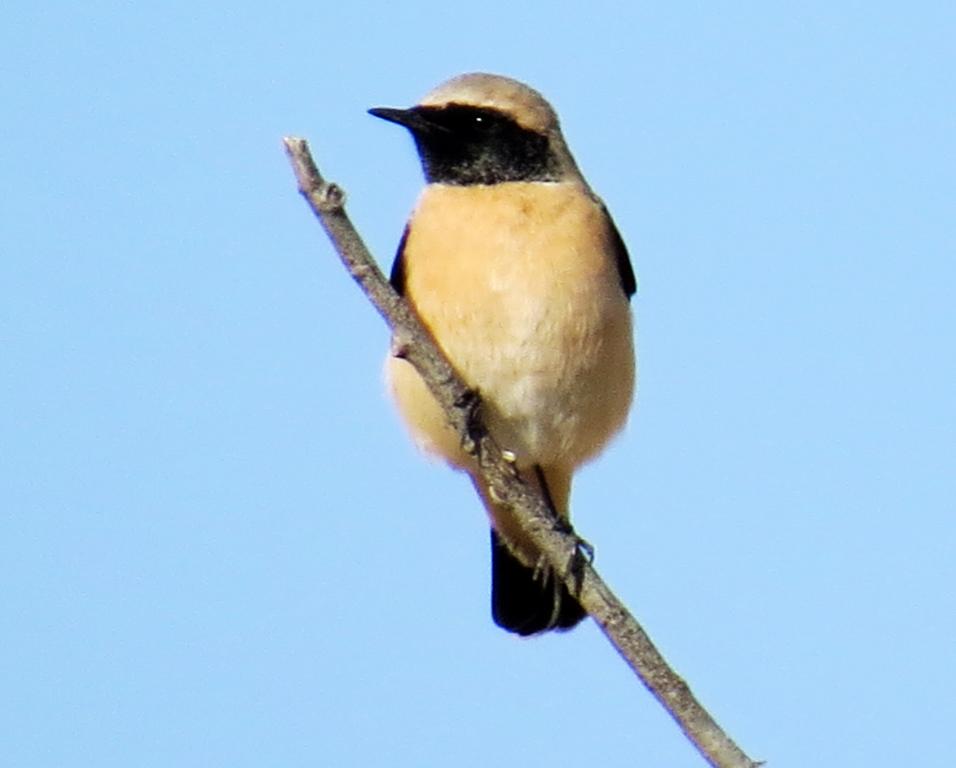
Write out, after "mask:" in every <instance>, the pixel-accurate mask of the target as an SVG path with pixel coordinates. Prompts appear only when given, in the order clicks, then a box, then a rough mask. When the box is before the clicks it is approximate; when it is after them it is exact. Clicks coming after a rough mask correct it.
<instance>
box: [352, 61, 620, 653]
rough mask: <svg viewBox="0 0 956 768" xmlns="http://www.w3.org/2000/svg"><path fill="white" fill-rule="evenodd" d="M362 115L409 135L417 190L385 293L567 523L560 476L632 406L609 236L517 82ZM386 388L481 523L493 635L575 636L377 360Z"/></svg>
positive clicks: (408, 392) (499, 520)
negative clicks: (418, 323) (555, 632)
mask: <svg viewBox="0 0 956 768" xmlns="http://www.w3.org/2000/svg"><path fill="white" fill-rule="evenodd" d="M369 112H370V113H371V114H372V115H375V116H376V117H380V118H382V119H384V120H388V121H390V122H393V123H397V124H399V125H401V126H404V127H405V128H407V129H408V130H409V131H410V132H411V134H412V137H413V138H414V140H415V144H416V146H417V149H418V154H419V156H420V158H421V162H422V168H423V170H424V174H425V181H426V182H427V184H426V186H425V189H424V191H423V192H422V193H421V196H420V197H419V199H418V202H417V204H416V206H415V209H414V211H413V213H412V216H411V219H410V221H409V222H408V225H407V226H406V228H405V232H404V234H403V236H402V239H401V243H400V245H399V248H398V254H397V256H396V258H395V262H394V265H393V267H392V272H391V282H392V285H393V286H394V287H395V289H396V290H397V291H398V292H399V293H400V294H402V295H403V296H404V297H405V298H406V299H407V300H408V301H409V302H410V303H411V305H412V306H413V307H414V309H415V310H416V312H417V313H418V315H419V316H420V318H421V319H422V321H423V322H424V323H425V325H426V326H427V327H428V328H429V330H430V331H431V333H432V335H433V336H434V338H435V339H436V341H437V342H438V344H439V345H440V346H441V348H442V349H443V350H444V351H445V353H446V355H447V356H448V358H449V360H450V361H451V363H452V364H453V365H454V367H455V368H456V369H457V370H458V372H459V373H460V374H461V375H462V377H463V378H464V379H465V381H466V382H467V383H468V384H469V385H470V386H471V387H472V388H474V389H476V390H477V391H478V392H479V393H480V395H481V398H482V403H483V414H484V416H485V419H486V423H487V425H488V427H489V430H490V432H491V434H492V436H494V437H495V439H496V440H497V441H498V443H499V444H500V445H501V447H502V448H503V449H506V450H508V451H510V452H511V453H512V454H513V455H514V457H515V461H516V465H517V468H518V470H519V472H520V473H521V475H522V477H524V478H525V479H526V480H527V481H528V482H531V483H534V484H536V485H537V486H538V487H539V488H540V489H541V491H542V492H543V493H544V495H545V498H547V499H548V500H549V501H550V502H551V505H552V507H553V509H554V511H555V512H556V514H557V515H559V516H560V517H561V518H562V519H564V520H569V509H568V501H569V496H570V492H571V476H572V473H573V472H574V470H575V469H576V468H577V467H578V466H580V465H581V464H582V463H584V462H586V461H587V460H588V459H591V458H592V457H594V456H595V455H596V454H597V453H598V452H599V451H601V449H602V448H603V447H604V446H605V444H606V443H607V442H608V441H609V440H610V439H611V437H612V436H613V435H614V434H615V433H617V432H618V431H619V430H620V429H621V427H622V426H623V424H624V421H625V419H626V417H627V412H628V409H629V407H630V403H631V399H632V396H633V390H634V378H635V361H634V345H633V338H632V328H631V310H630V302H629V300H630V297H631V296H632V295H633V294H634V291H635V288H636V284H635V279H634V272H633V270H632V268H631V263H630V259H629V257H628V254H627V250H626V248H625V246H624V243H623V241H622V240H621V236H620V234H618V231H617V228H616V227H615V225H614V222H613V221H612V220H611V217H610V215H608V212H607V209H606V208H605V207H604V204H603V203H602V202H601V200H600V199H599V198H598V197H597V196H595V194H594V193H593V192H592V191H591V189H590V187H588V185H587V182H585V180H584V178H583V177H582V176H581V172H580V171H579V170H578V167H577V165H576V164H575V162H574V158H573V157H572V156H571V153H570V152H569V150H568V148H567V146H566V145H565V142H564V138H563V137H562V135H561V129H560V126H559V124H558V118H557V115H556V114H555V112H554V110H553V109H552V108H551V106H550V105H549V104H548V102H547V101H545V100H544V98H543V97H542V96H541V94H539V93H538V92H537V91H535V90H533V89H532V88H529V87H528V86H526V85H524V84H522V83H519V82H517V81H515V80H511V79H509V78H506V77H500V76H497V75H488V74H466V75H460V76H458V77H455V78H453V79H451V80H449V81H447V82H445V83H442V84H441V85H439V86H438V87H437V88H435V89H434V90H432V91H431V92H430V93H428V95H426V96H425V98H423V99H422V100H421V101H420V102H419V103H418V104H417V105H415V106H413V107H411V108H410V109H391V108H384V107H381V108H375V109H371V110H369ZM386 374H387V378H388V380H389V384H390V387H391V390H392V393H393V395H394V398H395V401H396V402H397V404H398V409H399V411H400V412H401V415H402V416H403V418H404V420H405V421H406V422H407V424H408V427H409V428H410V430H411V432H412V434H413V436H414V437H415V438H416V440H417V442H418V443H419V444H420V445H421V446H422V447H423V448H424V449H425V450H426V451H429V452H431V453H434V454H437V455H439V456H441V457H442V458H444V459H445V460H446V461H447V462H449V463H450V464H451V465H453V466H454V467H457V468H459V469H462V470H464V471H465V472H467V473H468V474H469V475H470V476H471V479H472V482H473V483H474V485H475V488H476V489H477V491H478V493H479V495H480V496H481V498H482V500H483V502H484V504H485V507H486V508H487V510H488V514H489V516H490V519H491V525H492V531H491V539H492V616H493V618H494V621H495V623H496V624H498V625H499V626H501V627H503V628H504V629H506V630H508V631H510V632H514V633H517V634H519V635H531V634H535V633H538V632H544V631H546V630H551V629H568V628H570V627H573V626H574V625H575V624H577V623H578V622H579V621H581V619H583V618H584V616H585V612H584V609H583V608H582V607H581V605H580V604H579V603H578V601H577V600H576V599H575V598H574V597H573V596H572V595H571V594H570V593H569V592H568V590H567V588H566V587H565V586H564V585H563V584H562V583H561V582H560V581H559V580H558V579H556V578H555V576H554V574H553V573H550V572H548V570H547V569H546V568H543V567H542V563H541V562H540V561H541V560H542V558H541V553H540V552H539V551H538V550H537V549H536V547H535V546H534V544H533V543H532V542H531V541H530V540H529V539H528V537H527V536H525V535H524V534H523V533H522V531H521V530H520V528H519V527H518V525H517V523H516V521H515V520H514V519H512V516H511V515H510V514H509V512H508V510H507V509H505V508H504V507H502V506H501V505H500V504H496V502H495V500H494V499H493V498H492V496H491V494H490V492H489V491H488V489H487V487H485V485H484V483H483V482H482V480H481V478H480V476H479V475H478V472H477V468H476V466H475V464H474V463H473V460H472V459H471V458H470V457H468V456H467V455H466V454H465V453H464V451H463V450H462V447H461V443H460V438H459V436H458V435H457V434H456V433H455V432H454V431H453V430H452V429H451V427H450V426H449V425H448V424H447V422H446V420H445V417H444V415H443V414H442V412H441V410H440V409H439V407H438V404H437V403H436V402H435V400H434V399H433V398H432V396H431V394H430V393H429V391H428V389H427V388H426V386H425V384H424V382H423V381H422V380H421V378H419V376H418V374H417V373H416V371H415V369H414V368H412V366H411V365H410V364H409V363H407V362H406V361H405V360H402V359H400V358H397V357H391V356H390V357H389V359H388V360H387V363H386ZM502 537H504V539H506V540H507V541H508V542H510V543H511V544H512V546H513V548H514V552H513V553H512V551H509V549H508V548H507V547H506V546H505V545H504V543H503V542H502V540H501V539H502Z"/></svg>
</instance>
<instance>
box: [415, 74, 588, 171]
mask: <svg viewBox="0 0 956 768" xmlns="http://www.w3.org/2000/svg"><path fill="white" fill-rule="evenodd" d="M449 104H460V105H462V106H470V107H485V108H488V109H495V110H498V111H499V112H502V113H504V114H505V115H508V116H509V117H510V118H511V119H512V120H514V121H515V122H516V123H518V125H520V126H521V127H522V128H527V129H528V130H531V131H534V132H535V133H540V134H542V135H544V136H547V137H548V140H549V141H550V143H551V148H552V150H554V152H555V153H556V154H557V155H558V157H560V158H561V161H562V165H563V166H564V171H565V173H566V174H567V175H568V176H574V177H577V178H579V179H580V178H581V174H580V172H579V171H578V168H577V165H576V164H575V162H574V158H573V157H572V156H571V152H570V150H569V149H568V147H567V145H566V144H565V142H564V137H563V136H562V135H561V125H560V123H559V122H558V116H557V114H556V113H555V111H554V109H553V108H552V107H551V105H550V104H549V103H548V102H547V101H546V100H545V98H544V96H542V95H541V94H540V93H538V92H537V91H536V90H535V89H534V88H531V87H530V86H527V85H525V84H524V83H521V82H518V81H517V80H512V79H511V78H510V77H503V76H502V75H489V74H486V73H484V72H469V73H468V74H464V75H458V76H457V77H453V78H451V80H446V81H445V82H444V83H442V84H441V85H438V86H436V87H435V88H433V89H432V90H431V91H429V92H428V93H427V94H425V97H424V98H423V99H422V100H421V101H420V102H419V106H422V107H444V106H448V105H449ZM581 181H583V179H581Z"/></svg>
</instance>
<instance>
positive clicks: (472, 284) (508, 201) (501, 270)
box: [405, 183, 627, 388]
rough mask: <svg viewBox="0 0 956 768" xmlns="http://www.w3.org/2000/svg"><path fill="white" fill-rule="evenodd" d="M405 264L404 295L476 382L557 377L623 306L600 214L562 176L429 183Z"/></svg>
mask: <svg viewBox="0 0 956 768" xmlns="http://www.w3.org/2000/svg"><path fill="white" fill-rule="evenodd" d="M405 269H406V291H407V295H408V297H409V298H410V299H411V301H412V302H413V303H414V305H415V307H416V309H417V311H418V312H419V314H420V315H421V317H422V319H423V320H424V321H425V322H426V324H427V325H428V326H429V327H430V328H431V330H432V332H433V334H434V335H435V337H436V339H437V340H438V341H439V343H440V344H441V345H442V346H443V348H444V349H445V351H446V353H447V354H448V355H449V357H451V358H452V362H453V363H454V364H455V365H456V366H457V367H458V368H459V369H460V370H461V372H462V374H464V375H465V377H466V378H467V379H469V380H470V383H472V384H473V385H475V386H478V387H479V388H482V387H484V388H488V387H489V386H492V387H493V388H494V386H496V384H493V383H492V380H494V381H495V382H501V383H504V382H503V379H508V378H511V379H514V380H515V383H516V384H518V383H519V380H520V383H521V384H522V386H530V387H532V388H534V387H535V386H537V384H536V383H535V382H536V381H538V380H540V381H539V383H540V384H541V386H555V385H560V382H561V381H563V380H566V379H567V378H569V377H573V376H575V375H578V373H579V372H580V371H581V370H584V369H587V368H588V366H589V364H590V363H589V361H591V360H593V359H594V356H595V355H597V354H599V351H600V349H599V348H600V346H601V340H602V337H603V333H604V331H605V329H606V326H607V324H608V323H610V322H615V321H617V320H618V318H619V315H620V313H621V312H622V311H624V312H626V311H627V310H626V304H627V302H626V299H625V297H624V295H623V293H622V292H621V289H620V286H619V280H618V277H617V274H616V271H615V270H616V267H615V265H614V263H613V259H612V258H611V257H610V255H609V247H608V226H607V222H606V220H605V217H604V215H603V212H602V211H601V210H600V208H599V207H598V206H597V204H595V203H594V201H593V200H592V199H591V198H590V197H589V196H588V195H587V194H586V193H585V192H584V191H583V190H582V189H581V188H580V187H578V186H577V185H573V184H540V183H512V184H500V185H495V186H488V187H453V186H443V185H432V186H430V187H429V188H427V189H426V191H425V192H424V193H423V195H422V198H421V200H420V201H419V204H418V207H417V208H416V211H415V214H414V217H413V220H412V226H411V229H410V233H409V238H408V241H407V243H406V249H405ZM496 377H497V378H496ZM502 377H503V378H502Z"/></svg>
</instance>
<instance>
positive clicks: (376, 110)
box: [368, 107, 408, 125]
mask: <svg viewBox="0 0 956 768" xmlns="http://www.w3.org/2000/svg"><path fill="white" fill-rule="evenodd" d="M368 113H369V114H370V115H372V116H373V117H377V118H380V119H382V120H388V122H390V123H398V124H399V125H404V124H405V122H406V120H407V115H408V110H407V109H394V108H393V107H372V108H371V109H370V110H369V111H368Z"/></svg>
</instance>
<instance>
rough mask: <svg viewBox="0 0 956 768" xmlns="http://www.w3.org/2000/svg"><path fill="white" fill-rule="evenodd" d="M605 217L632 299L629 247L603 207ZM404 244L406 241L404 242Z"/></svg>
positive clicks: (634, 284) (619, 271) (626, 291)
mask: <svg viewBox="0 0 956 768" xmlns="http://www.w3.org/2000/svg"><path fill="white" fill-rule="evenodd" d="M601 208H602V209H603V210H604V215H605V216H607V224H608V226H609V227H610V228H611V247H612V248H613V249H614V259H615V260H616V262H617V274H618V276H619V277H620V278H621V289H622V290H623V291H624V295H625V296H627V298H631V296H633V295H634V294H635V293H636V292H637V278H635V277H634V268H633V267H632V266H631V257H630V256H629V255H628V253H627V246H626V245H624V240H623V239H622V238H621V233H620V232H618V231H617V225H616V224H615V223H614V219H612V218H611V214H610V213H608V210H607V207H606V206H604V205H602V206H601ZM402 242H403V243H404V239H403V240H402Z"/></svg>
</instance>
